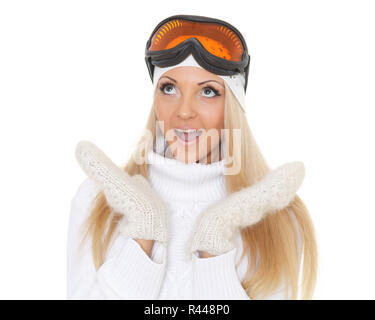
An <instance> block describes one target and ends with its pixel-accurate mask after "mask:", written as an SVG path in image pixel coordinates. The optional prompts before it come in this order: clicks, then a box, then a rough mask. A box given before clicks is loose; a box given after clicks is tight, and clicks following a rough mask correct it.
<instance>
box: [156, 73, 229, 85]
mask: <svg viewBox="0 0 375 320" xmlns="http://www.w3.org/2000/svg"><path fill="white" fill-rule="evenodd" d="M161 78H168V79H169V80H172V81H174V82H175V83H177V81H176V80H175V79H173V78H171V77H168V76H162V77H160V79H161ZM210 81H213V82H216V83H218V84H220V85H221V86H222V87H224V86H223V85H222V84H221V83H220V82H219V81H216V80H206V81H203V82H199V83H198V86H200V85H202V84H204V83H206V82H210Z"/></svg>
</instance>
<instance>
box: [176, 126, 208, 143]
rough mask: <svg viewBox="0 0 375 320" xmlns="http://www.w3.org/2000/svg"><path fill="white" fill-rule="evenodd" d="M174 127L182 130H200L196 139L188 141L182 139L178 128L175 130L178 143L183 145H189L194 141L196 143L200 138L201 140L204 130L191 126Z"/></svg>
mask: <svg viewBox="0 0 375 320" xmlns="http://www.w3.org/2000/svg"><path fill="white" fill-rule="evenodd" d="M173 129H180V130H196V131H198V132H200V134H198V135H197V136H196V137H195V139H193V140H190V141H186V140H184V139H182V138H181V137H180V136H179V134H177V132H176V130H174V132H175V135H176V137H177V141H178V143H180V144H182V145H183V146H189V145H192V144H194V143H196V142H197V141H198V140H199V137H200V136H201V135H202V133H203V131H202V130H201V129H196V128H190V127H186V126H185V127H174V128H173Z"/></svg>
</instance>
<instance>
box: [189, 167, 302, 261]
mask: <svg viewBox="0 0 375 320" xmlns="http://www.w3.org/2000/svg"><path fill="white" fill-rule="evenodd" d="M304 176H305V167H304V165H303V163H302V162H299V161H296V162H290V163H286V164H284V165H282V166H280V167H278V168H276V169H274V170H272V171H270V172H269V173H268V174H267V175H266V176H265V177H264V178H263V179H262V180H260V181H258V182H256V183H255V184H253V185H251V186H249V187H247V188H243V189H241V190H239V191H237V192H234V193H231V194H230V195H229V196H227V197H226V198H224V199H222V200H220V201H218V202H217V203H215V204H214V205H213V206H210V207H209V208H208V209H206V210H205V211H203V212H202V213H201V214H200V216H199V218H198V220H197V223H196V225H195V228H194V230H193V233H192V236H191V238H190V240H189V243H188V250H189V252H191V253H192V252H194V251H197V250H198V251H205V252H208V253H209V254H212V255H220V254H223V253H226V252H228V251H230V250H232V249H233V248H234V247H235V245H234V239H233V236H234V234H235V232H236V231H238V230H239V229H241V228H244V227H248V226H251V225H254V224H256V223H257V222H259V221H260V220H261V219H262V218H263V217H264V216H265V215H266V214H272V213H275V212H277V211H278V210H281V209H283V208H285V207H286V206H288V204H289V203H290V202H291V201H292V200H293V199H294V197H295V195H296V192H297V190H298V188H299V187H300V185H301V184H302V181H303V179H304Z"/></svg>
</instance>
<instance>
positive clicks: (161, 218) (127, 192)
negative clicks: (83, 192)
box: [76, 141, 168, 245]
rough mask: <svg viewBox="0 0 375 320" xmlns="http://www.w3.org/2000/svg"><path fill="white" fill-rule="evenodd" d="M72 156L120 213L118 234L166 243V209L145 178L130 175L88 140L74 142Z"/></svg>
mask: <svg viewBox="0 0 375 320" xmlns="http://www.w3.org/2000/svg"><path fill="white" fill-rule="evenodd" d="M76 158H77V160H78V162H79V164H80V166H81V168H82V169H83V171H84V172H85V173H86V174H87V175H88V176H89V177H90V178H92V179H94V180H95V181H96V182H97V183H99V185H100V186H101V187H102V189H103V192H104V195H105V197H106V199H107V202H108V204H109V206H110V207H111V208H112V209H113V210H114V211H115V212H117V213H120V214H123V215H124V217H123V219H122V220H121V222H120V224H119V230H120V232H121V233H122V234H124V235H125V236H126V237H130V238H135V239H144V240H158V241H160V242H162V243H163V244H164V245H166V243H167V241H168V235H167V230H168V228H167V217H166V208H165V205H164V203H163V202H162V200H161V199H160V198H159V197H158V196H157V195H156V194H155V192H154V190H153V189H152V187H151V185H150V184H149V182H148V181H147V179H145V178H144V177H143V176H142V175H140V174H137V175H134V176H130V175H129V174H128V173H127V172H125V171H124V170H121V169H120V168H119V167H118V166H116V165H115V164H114V163H113V162H112V161H111V160H110V159H109V158H108V157H107V156H106V155H105V154H104V152H103V151H101V150H100V149H99V148H98V147H97V146H96V145H94V144H93V143H91V142H89V141H81V142H79V143H78V144H77V147H76Z"/></svg>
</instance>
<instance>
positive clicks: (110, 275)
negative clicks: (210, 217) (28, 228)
mask: <svg viewBox="0 0 375 320" xmlns="http://www.w3.org/2000/svg"><path fill="white" fill-rule="evenodd" d="M99 191H100V189H99V188H98V186H97V184H96V183H95V182H94V181H93V180H91V179H90V178H87V179H86V180H85V181H84V182H83V183H82V184H81V185H80V187H79V188H78V191H77V193H76V194H75V196H74V197H73V199H72V203H71V212H70V218H69V230H68V245H67V298H68V299H145V300H147V299H157V298H158V295H159V291H160V288H161V285H162V282H163V278H164V274H165V269H166V250H165V249H164V247H163V246H162V245H157V244H158V243H155V245H154V248H153V250H152V253H151V259H150V257H149V256H148V255H147V254H146V253H145V252H144V251H143V249H142V248H141V247H140V245H139V244H138V243H137V242H136V241H135V240H133V239H131V238H126V237H124V236H123V235H121V234H120V233H117V234H116V235H115V236H114V237H115V238H114V241H113V242H112V245H111V246H110V247H109V249H108V253H107V256H106V260H105V262H104V263H103V265H102V266H101V267H100V268H99V269H98V270H96V269H95V266H94V262H93V258H92V252H91V239H92V238H91V236H90V237H88V238H87V240H86V241H85V242H84V243H83V245H82V247H81V248H80V247H79V246H80V242H81V239H82V237H83V234H84V229H83V223H84V221H85V220H86V218H87V217H88V216H89V214H90V212H91V210H92V208H93V204H94V201H93V200H94V197H95V195H96V194H97V193H98V192H99Z"/></svg>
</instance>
